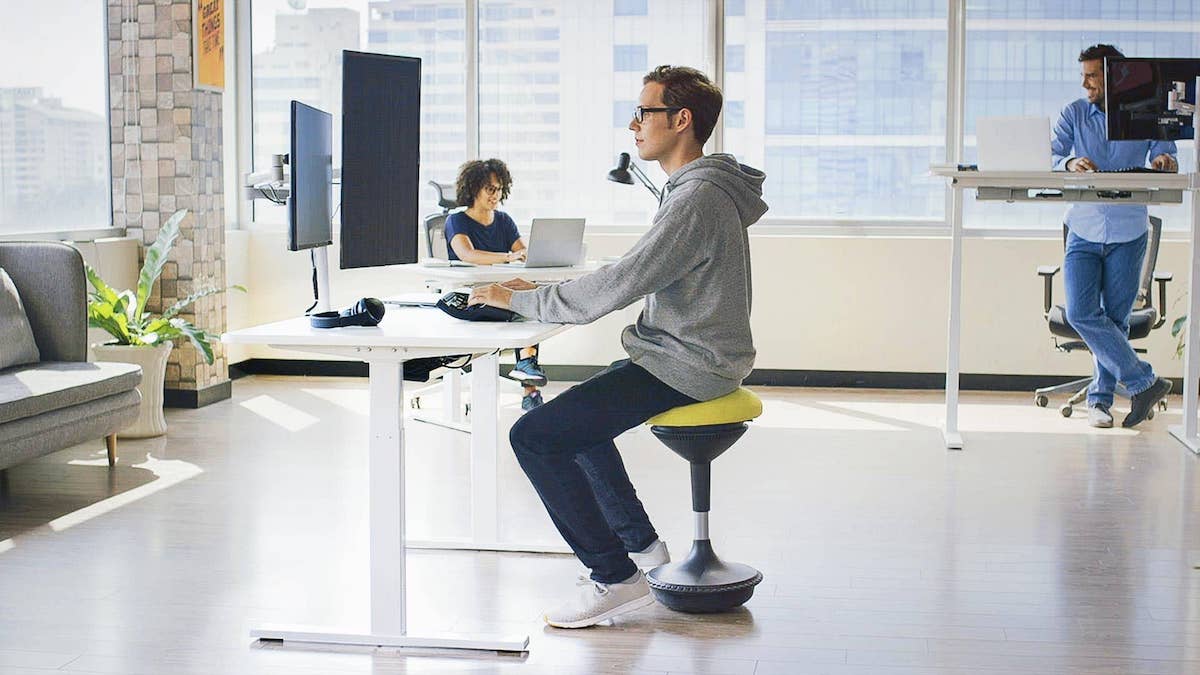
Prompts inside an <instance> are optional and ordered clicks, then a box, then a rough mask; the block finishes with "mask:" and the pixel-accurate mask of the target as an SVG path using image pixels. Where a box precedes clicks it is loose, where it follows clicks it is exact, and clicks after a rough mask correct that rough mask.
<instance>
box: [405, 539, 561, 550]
mask: <svg viewBox="0 0 1200 675" xmlns="http://www.w3.org/2000/svg"><path fill="white" fill-rule="evenodd" d="M404 546H405V547H406V548H419V549H435V550H442V551H499V552H501V553H571V552H572V551H571V548H570V547H569V546H567V545H566V544H561V543H560V544H555V543H551V542H526V543H520V542H502V541H473V540H471V539H409V540H408V541H406V542H405V543H404Z"/></svg>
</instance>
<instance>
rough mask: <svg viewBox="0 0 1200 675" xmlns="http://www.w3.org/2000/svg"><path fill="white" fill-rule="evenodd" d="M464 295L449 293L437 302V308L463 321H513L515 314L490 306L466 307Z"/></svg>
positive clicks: (516, 317) (515, 318) (465, 296)
mask: <svg viewBox="0 0 1200 675" xmlns="http://www.w3.org/2000/svg"><path fill="white" fill-rule="evenodd" d="M468 297H469V296H468V295H467V294H466V293H459V292H457V291H451V292H449V293H447V294H445V295H443V296H442V299H441V300H438V302H437V307H438V309H440V310H442V311H443V312H445V313H447V314H449V315H450V316H452V317H454V318H456V319H462V320H463V321H515V320H517V319H518V318H519V315H518V314H517V313H516V312H513V311H510V310H507V309H501V308H499V307H492V306H491V305H468V304H467V298H468Z"/></svg>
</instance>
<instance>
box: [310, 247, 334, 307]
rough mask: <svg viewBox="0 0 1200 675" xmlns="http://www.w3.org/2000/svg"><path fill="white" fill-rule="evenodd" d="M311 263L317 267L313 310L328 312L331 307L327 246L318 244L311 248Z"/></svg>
mask: <svg viewBox="0 0 1200 675" xmlns="http://www.w3.org/2000/svg"><path fill="white" fill-rule="evenodd" d="M312 255H313V265H314V266H315V267H316V269H317V306H316V307H314V308H313V311H314V312H328V311H330V310H331V309H332V303H331V298H330V295H331V292H330V288H329V247H328V246H318V247H316V248H314V249H312Z"/></svg>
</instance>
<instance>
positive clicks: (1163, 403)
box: [1158, 400, 1167, 412]
mask: <svg viewBox="0 0 1200 675" xmlns="http://www.w3.org/2000/svg"><path fill="white" fill-rule="evenodd" d="M1158 409H1159V410H1161V411H1163V412H1167V402H1166V401H1165V400H1163V401H1159V402H1158Z"/></svg>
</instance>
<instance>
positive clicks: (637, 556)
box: [576, 539, 671, 584]
mask: <svg viewBox="0 0 1200 675" xmlns="http://www.w3.org/2000/svg"><path fill="white" fill-rule="evenodd" d="M629 559H630V560H632V561H633V564H634V565H637V566H638V568H639V569H643V570H648V569H650V568H652V567H658V566H659V565H666V564H667V563H669V562H671V552H670V551H668V550H667V542H665V541H663V540H662V539H655V540H654V543H653V544H650V545H649V546H647V547H646V548H644V549H642V550H640V551H632V552H630V554H629ZM591 581H592V571H591V570H589V569H588V568H586V567H581V568H579V575H578V579H577V580H576V583H579V584H587V583H591Z"/></svg>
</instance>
